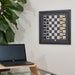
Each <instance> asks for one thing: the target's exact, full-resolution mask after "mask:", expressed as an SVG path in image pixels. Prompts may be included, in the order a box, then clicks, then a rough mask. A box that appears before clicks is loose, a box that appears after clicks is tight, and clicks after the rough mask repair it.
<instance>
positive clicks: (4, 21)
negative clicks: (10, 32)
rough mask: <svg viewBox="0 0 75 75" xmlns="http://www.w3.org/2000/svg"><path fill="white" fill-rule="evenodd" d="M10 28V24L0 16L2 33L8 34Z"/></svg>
mask: <svg viewBox="0 0 75 75" xmlns="http://www.w3.org/2000/svg"><path fill="white" fill-rule="evenodd" d="M8 27H9V24H8V22H7V21H6V20H5V18H4V17H3V16H0V31H4V32H6V30H7V29H8Z"/></svg>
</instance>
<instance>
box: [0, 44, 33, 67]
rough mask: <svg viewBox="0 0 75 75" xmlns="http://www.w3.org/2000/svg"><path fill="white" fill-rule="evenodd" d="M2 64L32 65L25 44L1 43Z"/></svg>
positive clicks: (0, 55)
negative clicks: (28, 59)
mask: <svg viewBox="0 0 75 75" xmlns="http://www.w3.org/2000/svg"><path fill="white" fill-rule="evenodd" d="M0 64H2V65H4V66H20V65H32V64H34V63H32V62H29V61H27V57H26V49H25V45H24V44H6V45H0Z"/></svg>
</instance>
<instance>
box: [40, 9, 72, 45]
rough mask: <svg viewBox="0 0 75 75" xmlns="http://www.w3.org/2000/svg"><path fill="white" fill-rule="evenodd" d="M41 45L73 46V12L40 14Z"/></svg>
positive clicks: (63, 11) (62, 11)
mask: <svg viewBox="0 0 75 75" xmlns="http://www.w3.org/2000/svg"><path fill="white" fill-rule="evenodd" d="M39 43H40V44H71V10H56V11H54V10H53V11H40V12H39Z"/></svg>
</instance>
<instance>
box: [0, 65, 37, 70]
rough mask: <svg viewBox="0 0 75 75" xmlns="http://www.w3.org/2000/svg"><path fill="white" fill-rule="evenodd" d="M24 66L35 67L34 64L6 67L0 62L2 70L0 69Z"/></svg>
mask: <svg viewBox="0 0 75 75" xmlns="http://www.w3.org/2000/svg"><path fill="white" fill-rule="evenodd" d="M24 66H27V67H35V66H36V65H35V64H33V65H20V66H8V67H6V66H4V65H2V64H0V70H2V69H13V68H20V67H24Z"/></svg>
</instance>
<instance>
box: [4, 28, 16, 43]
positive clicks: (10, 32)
mask: <svg viewBox="0 0 75 75" xmlns="http://www.w3.org/2000/svg"><path fill="white" fill-rule="evenodd" d="M5 36H6V40H7V42H14V36H15V33H14V32H13V30H12V29H11V28H10V27H9V28H8V29H7V31H6V33H5Z"/></svg>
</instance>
